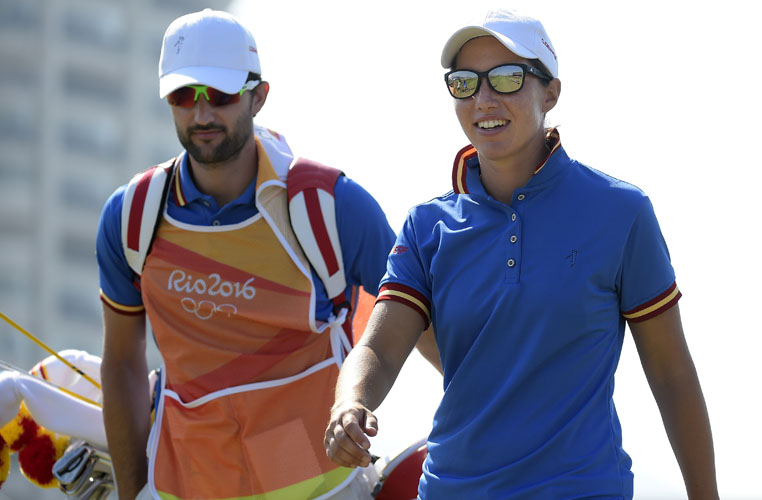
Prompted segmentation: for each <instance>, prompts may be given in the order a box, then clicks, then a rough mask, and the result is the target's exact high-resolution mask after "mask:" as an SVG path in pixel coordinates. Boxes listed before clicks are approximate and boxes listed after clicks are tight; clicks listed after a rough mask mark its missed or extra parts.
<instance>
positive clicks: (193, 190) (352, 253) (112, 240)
mask: <svg viewBox="0 0 762 500" xmlns="http://www.w3.org/2000/svg"><path fill="white" fill-rule="evenodd" d="M179 175H180V188H181V190H182V194H183V198H184V199H185V202H186V203H185V204H184V205H183V206H180V205H179V204H178V203H177V201H176V199H175V197H174V196H169V197H168V199H167V212H168V213H169V215H170V216H171V217H172V218H173V219H176V220H178V221H180V222H183V223H186V224H193V225H197V226H213V225H214V226H217V225H227V224H237V223H239V222H242V221H245V220H247V219H249V218H251V217H253V216H255V215H256V214H257V213H258V210H257V207H256V205H255V203H254V197H255V192H256V179H254V181H252V183H251V184H250V185H249V186H248V187H247V188H246V190H245V191H244V192H243V193H242V194H241V196H239V197H238V198H237V199H235V200H233V201H231V202H230V203H228V204H226V205H225V206H223V207H220V206H218V205H217V202H216V201H215V200H214V198H213V197H211V196H208V195H205V194H203V193H201V192H200V191H199V190H198V188H197V187H196V185H195V184H194V183H193V178H192V176H191V174H190V167H189V164H188V160H187V155H183V161H182V162H181V164H180V169H179ZM125 188H126V185H124V186H121V187H120V188H118V189H117V190H116V191H115V192H114V193H113V194H112V195H111V197H110V198H109V199H108V201H107V202H106V205H105V206H104V209H103V212H102V214H101V219H100V223H99V226H98V236H97V240H96V251H97V257H98V269H99V273H100V286H101V292H102V293H103V294H104V295H106V297H108V298H109V299H110V300H111V301H113V302H116V303H117V304H120V305H124V306H140V305H142V303H143V299H142V297H141V295H140V291H139V290H138V289H137V288H136V287H135V286H134V280H135V274H134V273H133V271H132V270H131V269H130V267H129V266H128V264H127V261H126V259H125V257H124V252H123V251H122V240H121V228H122V215H121V214H122V202H123V198H124V192H125ZM334 196H335V200H336V202H335V203H336V224H337V228H338V233H339V240H340V241H341V251H342V257H343V261H344V270H345V274H346V278H347V287H348V288H347V290H348V291H349V289H350V288H351V287H352V286H359V285H361V286H362V287H363V288H364V289H365V290H366V291H368V292H369V293H373V294H375V293H376V292H377V290H378V283H379V280H380V279H381V277H382V276H383V274H384V270H385V262H386V256H387V254H388V253H389V249H390V248H391V247H392V245H393V243H394V231H392V229H391V227H389V223H388V222H387V220H386V215H385V214H384V212H383V211H382V210H381V207H380V206H379V204H378V202H376V200H375V199H374V198H373V197H372V196H371V195H370V194H369V193H368V192H367V191H365V189H363V188H362V186H360V185H359V184H357V183H356V182H354V181H352V180H350V179H348V178H347V177H346V176H340V177H339V178H338V180H337V181H336V186H335V190H334ZM252 251H253V250H252ZM312 280H313V282H314V283H315V297H316V312H315V317H316V318H317V319H319V320H326V319H327V318H328V316H329V315H330V313H331V311H332V308H333V306H332V303H331V301H330V299H329V298H328V296H327V295H326V292H325V287H324V286H323V283H322V281H320V279H319V278H318V276H317V274H316V273H315V271H314V270H313V271H312Z"/></svg>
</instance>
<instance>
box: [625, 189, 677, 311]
mask: <svg viewBox="0 0 762 500" xmlns="http://www.w3.org/2000/svg"><path fill="white" fill-rule="evenodd" d="M619 293H620V295H619V304H620V310H621V311H622V316H624V318H625V319H626V320H628V321H629V322H633V323H635V322H640V321H645V320H647V319H650V318H653V317H654V316H658V315H659V314H661V313H663V312H664V311H666V310H667V309H669V308H670V307H672V306H674V305H675V304H676V303H677V301H678V300H680V297H681V293H680V290H679V289H678V288H677V283H676V282H675V272H674V270H673V268H672V263H671V262H670V257H669V251H668V250H667V244H666V242H665V241H664V237H663V236H662V233H661V229H660V228H659V223H658V222H657V220H656V215H655V214H654V210H653V206H652V205H651V202H650V201H649V199H648V198H644V199H643V205H642V207H641V210H640V212H639V213H638V215H637V216H636V218H635V220H634V222H633V224H632V227H631V228H630V234H629V236H628V238H627V244H626V246H625V249H624V254H623V257H622V264H621V267H620V272H619Z"/></svg>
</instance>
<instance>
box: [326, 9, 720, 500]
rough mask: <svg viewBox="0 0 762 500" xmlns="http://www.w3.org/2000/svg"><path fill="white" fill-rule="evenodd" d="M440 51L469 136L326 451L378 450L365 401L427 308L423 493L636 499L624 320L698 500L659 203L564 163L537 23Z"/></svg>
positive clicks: (491, 19)
mask: <svg viewBox="0 0 762 500" xmlns="http://www.w3.org/2000/svg"><path fill="white" fill-rule="evenodd" d="M442 65H443V66H444V67H446V68H452V69H451V71H448V72H447V73H446V75H445V81H446V84H447V86H448V89H449V91H450V93H451V95H452V96H453V98H454V104H455V112H456V115H457V117H458V120H459V121H460V124H461V127H462V128H463V130H464V132H465V134H466V136H467V137H468V139H469V140H470V142H471V144H470V145H469V146H467V147H466V148H464V149H462V150H461V151H460V152H459V153H458V155H457V157H456V160H455V163H454V167H453V173H452V179H453V191H452V192H450V193H448V194H446V195H444V196H442V197H440V198H436V199H434V200H431V201H429V202H427V203H424V204H421V205H419V206H417V207H415V208H413V209H412V210H411V211H410V213H409V215H408V218H407V220H406V222H405V225H404V227H403V229H402V232H401V233H400V235H399V236H398V238H397V243H396V247H395V249H394V250H393V252H392V253H391V255H390V257H389V261H388V265H387V275H386V276H385V277H384V280H383V281H382V287H381V291H380V293H379V298H378V302H377V304H376V307H375V309H374V311H373V315H372V316H371V319H370V323H369V326H368V329H367V330H366V332H365V335H364V336H363V338H362V341H361V342H360V345H358V346H357V347H356V348H355V349H354V350H353V351H352V353H351V354H350V355H349V357H348V358H347V360H346V362H345V364H344V366H343V368H342V370H341V374H340V376H339V381H338V385H337V389H336V402H335V404H334V406H333V410H332V415H331V420H330V422H329V424H328V428H327V430H326V437H325V445H326V453H327V454H328V456H329V457H331V458H332V459H333V460H334V461H335V462H337V463H339V464H341V465H345V466H357V465H366V464H367V463H368V462H369V460H370V456H369V453H368V451H367V449H368V447H369V446H370V443H369V441H368V438H367V436H373V435H375V434H376V432H377V422H376V419H375V417H374V415H373V413H372V412H371V410H373V409H375V408H376V407H377V406H378V405H379V404H380V403H381V401H382V400H383V398H384V396H385V395H386V393H387V392H388V391H389V389H390V388H391V386H392V384H393V382H394V379H395V377H396V376H397V373H398V372H399V369H400V368H401V366H402V364H403V362H404V360H405V359H406V357H407V355H408V354H409V352H410V350H411V349H412V348H413V346H414V345H415V343H416V341H417V339H418V338H419V335H420V332H421V331H422V330H423V329H424V328H426V327H427V326H428V325H429V323H430V322H431V323H432V324H433V326H434V330H435V332H436V342H437V345H438V347H439V351H440V355H441V362H442V368H443V370H444V387H445V392H444V396H443V399H442V402H441V404H440V406H439V408H438V410H437V413H436V415H435V418H434V426H433V430H432V432H431V435H430V436H429V441H428V451H429V455H428V457H427V459H426V461H425V463H424V467H423V476H422V478H421V482H420V485H419V496H420V497H421V498H424V499H427V498H432V499H441V498H447V499H458V498H496V499H508V498H511V499H518V498H531V499H545V498H547V499H560V498H582V497H584V498H588V497H595V498H632V495H633V475H632V472H631V471H630V466H631V460H630V458H629V456H628V455H627V454H626V452H625V451H624V450H623V449H622V438H621V429H620V426H619V420H618V418H617V415H616V410H615V409H614V405H613V400H612V395H613V390H614V372H615V370H616V366H617V363H618V361H619V355H620V352H621V348H622V341H623V338H624V331H625V322H628V323H629V325H630V330H631V332H632V335H633V338H634V341H635V344H636V346H637V349H638V353H639V355H640V358H641V361H642V364H643V368H644V370H645V373H646V376H647V378H648V381H649V383H650V385H651V388H652V391H653V394H654V397H655V398H656V401H657V403H658V405H659V408H660V411H661V415H662V420H663V421H664V425H665V428H666V431H667V434H668V437H669V439H670V442H671V443H672V447H673V449H674V451H675V455H676V457H677V460H678V463H679V464H680V467H681V470H682V474H683V478H684V481H685V485H686V489H687V493H688V496H689V497H690V498H717V487H716V480H715V471H714V456H713V447H712V438H711V430H710V427H709V420H708V416H707V411H706V406H705V404H704V399H703V396H702V393H701V388H700V385H699V382H698V377H697V375H696V372H695V369H694V366H693V362H692V360H691V357H690V353H689V352H688V349H687V346H686V343H685V339H684V336H683V332H682V326H681V322H680V315H679V311H678V306H677V302H678V300H679V298H680V292H679V290H678V288H677V285H676V283H675V275H674V271H673V269H672V266H671V264H670V259H669V254H668V251H667V247H666V244H665V242H664V240H663V238H662V235H661V232H660V230H659V226H658V223H657V221H656V218H655V216H654V213H653V209H652V207H651V204H650V202H649V200H648V198H647V197H646V196H645V195H644V194H643V193H642V192H641V191H640V190H638V189H637V188H635V187H633V186H631V185H629V184H626V183H624V182H621V181H619V180H617V179H614V178H612V177H609V176H607V175H605V174H602V173H600V172H598V171H596V170H593V169H590V168H588V167H586V166H584V165H582V164H580V163H578V162H576V161H574V160H571V159H570V158H569V157H568V156H567V155H566V153H565V151H564V149H563V148H562V147H561V143H560V137H559V134H558V132H557V131H556V130H545V128H544V120H545V114H546V113H547V112H548V111H550V110H551V109H552V108H553V107H554V106H555V105H556V103H557V101H558V98H559V95H560V91H561V82H560V81H559V80H558V63H557V59H556V53H555V50H554V48H553V46H552V44H551V42H550V39H549V37H548V35H547V33H546V32H545V29H544V28H543V27H542V25H541V23H540V22H539V21H537V20H535V19H531V18H527V17H522V16H520V15H518V14H516V13H513V12H508V11H502V10H501V11H491V12H489V13H488V14H487V16H486V18H485V21H484V23H483V24H482V25H480V26H468V27H465V28H463V29H461V30H459V31H457V32H456V33H455V34H454V35H453V36H452V37H451V38H450V39H449V41H448V42H447V43H446V45H445V47H444V51H443V53H442Z"/></svg>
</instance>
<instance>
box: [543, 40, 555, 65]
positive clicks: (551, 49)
mask: <svg viewBox="0 0 762 500" xmlns="http://www.w3.org/2000/svg"><path fill="white" fill-rule="evenodd" d="M541 40H542V44H543V45H544V46H545V48H546V49H548V50H549V51H550V53H551V54H553V59H555V60H556V61H558V57H556V53H555V52H553V48H552V47H551V46H550V44H549V43H548V42H546V41H545V39H544V38H542V39H541Z"/></svg>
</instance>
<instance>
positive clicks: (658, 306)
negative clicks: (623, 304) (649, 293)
mask: <svg viewBox="0 0 762 500" xmlns="http://www.w3.org/2000/svg"><path fill="white" fill-rule="evenodd" d="M682 296H683V294H682V293H680V290H679V289H678V288H677V283H672V286H670V287H669V288H667V290H666V291H665V292H664V293H661V294H659V295H658V296H657V297H655V298H653V299H652V300H649V301H648V302H646V303H645V304H642V305H640V306H638V307H636V308H635V309H630V310H629V311H624V312H623V313H622V316H624V319H626V320H627V321H629V322H630V323H639V322H641V321H645V320H647V319H651V318H653V317H655V316H658V315H659V314H661V313H663V312H664V311H666V310H667V309H669V308H670V307H672V306H674V305H675V304H677V301H678V300H680V297H682Z"/></svg>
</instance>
